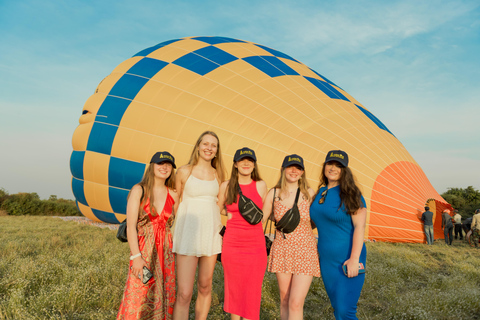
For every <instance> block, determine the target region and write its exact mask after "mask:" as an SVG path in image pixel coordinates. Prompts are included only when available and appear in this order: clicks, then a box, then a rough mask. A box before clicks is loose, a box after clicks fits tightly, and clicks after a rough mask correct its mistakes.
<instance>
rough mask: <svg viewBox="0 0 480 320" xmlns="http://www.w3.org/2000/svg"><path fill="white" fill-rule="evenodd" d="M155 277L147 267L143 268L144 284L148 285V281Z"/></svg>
mask: <svg viewBox="0 0 480 320" xmlns="http://www.w3.org/2000/svg"><path fill="white" fill-rule="evenodd" d="M152 277H153V274H152V273H151V272H150V270H148V268H147V267H143V275H142V282H143V284H147V282H148V280H150V279H151V278H152Z"/></svg>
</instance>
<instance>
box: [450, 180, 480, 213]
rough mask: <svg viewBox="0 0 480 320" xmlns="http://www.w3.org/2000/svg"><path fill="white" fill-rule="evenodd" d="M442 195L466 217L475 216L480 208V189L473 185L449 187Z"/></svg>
mask: <svg viewBox="0 0 480 320" xmlns="http://www.w3.org/2000/svg"><path fill="white" fill-rule="evenodd" d="M441 196H442V197H443V199H445V200H446V201H447V202H448V203H450V204H451V205H452V207H453V208H454V209H457V210H458V213H460V214H461V215H462V217H463V218H464V219H465V218H469V217H471V216H473V214H474V213H475V210H476V209H480V191H478V190H476V189H475V188H474V187H472V186H468V187H467V188H465V189H462V188H448V191H446V192H444V193H442V194H441Z"/></svg>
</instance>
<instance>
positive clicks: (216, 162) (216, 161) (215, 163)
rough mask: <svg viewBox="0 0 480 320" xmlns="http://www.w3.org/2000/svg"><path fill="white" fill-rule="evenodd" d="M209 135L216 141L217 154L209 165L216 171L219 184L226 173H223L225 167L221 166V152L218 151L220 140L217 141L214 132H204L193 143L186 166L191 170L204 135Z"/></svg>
mask: <svg viewBox="0 0 480 320" xmlns="http://www.w3.org/2000/svg"><path fill="white" fill-rule="evenodd" d="M207 134H208V135H211V136H213V137H215V139H217V153H216V154H215V157H214V158H213V159H212V162H211V165H212V167H213V168H215V170H216V171H217V176H218V179H219V180H220V182H223V181H225V177H226V175H227V174H226V172H225V165H224V164H223V160H222V150H221V149H220V139H218V136H217V134H216V133H215V132H213V131H205V132H204V133H202V134H201V135H200V137H198V140H197V142H196V143H195V146H194V147H193V150H192V153H191V154H190V160H189V161H188V164H189V165H190V166H191V168H193V167H194V166H195V165H196V164H197V163H198V158H199V152H198V150H199V146H200V143H202V139H203V137H204V136H206V135H207Z"/></svg>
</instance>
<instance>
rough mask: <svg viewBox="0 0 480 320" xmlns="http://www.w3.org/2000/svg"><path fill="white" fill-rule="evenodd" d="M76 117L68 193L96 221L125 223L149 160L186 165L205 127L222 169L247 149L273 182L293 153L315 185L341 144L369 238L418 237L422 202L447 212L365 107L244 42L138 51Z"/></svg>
mask: <svg viewBox="0 0 480 320" xmlns="http://www.w3.org/2000/svg"><path fill="white" fill-rule="evenodd" d="M79 122H80V124H79V126H78V127H77V128H76V130H75V132H74V134H73V139H72V144H73V152H72V155H71V160H70V168H71V172H72V176H73V177H72V190H73V194H74V196H75V198H76V202H77V205H78V208H79V210H80V211H81V212H82V214H83V215H85V216H86V217H88V218H90V219H92V220H96V221H103V222H108V223H119V222H121V221H123V220H124V219H125V214H126V203H127V195H128V192H129V190H130V188H131V187H132V186H133V185H134V184H135V183H138V182H139V181H140V180H141V177H142V175H143V173H144V171H145V168H146V164H147V163H148V162H149V160H150V157H151V156H152V155H153V154H154V153H155V152H156V151H162V150H166V151H169V152H170V153H172V154H173V155H174V156H175V158H176V159H177V163H178V164H179V165H181V164H185V163H187V161H188V159H189V155H190V152H191V149H192V147H193V144H194V143H195V141H196V139H197V138H198V136H199V135H200V134H201V133H202V132H203V131H205V130H212V131H214V132H216V133H217V135H218V136H219V138H220V141H221V143H222V149H223V156H224V159H225V161H226V162H227V164H228V162H229V161H232V159H233V155H234V153H235V150H237V149H239V148H242V147H244V146H247V147H249V148H252V149H254V150H255V151H256V153H257V157H258V165H259V168H260V170H261V173H262V177H263V178H264V179H265V181H266V182H267V185H268V186H270V187H271V186H273V185H274V183H275V181H276V180H277V178H278V172H279V168H280V166H281V162H282V160H283V157H284V156H285V155H287V154H292V153H295V154H299V155H301V156H302V157H303V158H304V161H305V167H306V172H307V174H308V179H309V183H310V185H311V186H312V187H313V188H314V189H316V187H317V186H318V177H319V174H320V169H321V166H322V163H323V161H324V159H325V155H326V152H328V151H329V150H337V149H341V150H345V151H346V152H347V153H348V154H349V156H350V167H351V168H352V170H353V172H354V173H355V174H356V178H357V181H358V184H359V185H360V187H361V190H362V193H363V195H364V197H365V200H366V201H367V207H368V216H367V231H366V238H368V239H371V240H380V241H392V242H423V241H425V236H424V232H423V225H422V224H421V221H420V219H419V216H420V215H421V211H422V208H423V207H424V205H425V204H428V205H429V206H430V208H431V211H433V212H434V213H438V217H440V213H441V212H442V210H443V209H444V208H450V205H449V204H448V203H446V201H445V200H444V199H443V198H442V197H441V196H440V195H439V194H438V193H437V192H436V191H435V189H434V188H433V187H432V185H431V184H430V182H429V181H428V179H427V177H426V176H425V174H424V172H423V171H422V169H421V168H420V166H419V165H418V164H417V163H416V162H415V160H414V159H413V158H412V156H411V155H410V154H409V153H408V152H407V150H406V149H405V147H404V146H403V145H402V143H401V142H400V141H399V140H398V139H397V138H396V137H395V135H394V134H393V133H392V132H390V130H388V128H387V127H386V126H385V125H384V124H383V123H382V122H381V121H380V120H379V119H378V118H376V117H375V116H374V115H373V113H372V112H370V111H369V110H368V109H367V108H366V107H365V106H363V105H362V104H361V103H360V102H358V101H357V100H355V98H353V97H352V96H351V95H349V94H348V93H347V92H346V91H344V90H343V89H342V88H341V87H340V86H338V85H337V84H335V83H333V82H332V81H330V80H328V79H327V78H326V77H324V76H323V75H321V74H320V73H318V72H316V71H314V70H312V69H311V68H309V67H307V66H306V65H304V64H303V63H301V62H299V61H297V60H296V59H294V58H292V57H290V56H288V55H286V54H284V53H282V52H280V51H277V50H274V49H271V48H269V47H266V46H263V45H260V44H256V43H253V42H248V41H243V40H237V39H231V38H225V37H188V38H182V39H175V40H170V41H166V42H162V43H160V44H158V45H155V46H153V47H150V48H147V49H145V50H142V51H140V52H138V53H137V54H135V55H134V56H133V57H131V58H129V59H127V60H125V61H124V62H122V63H121V64H120V65H118V66H117V67H116V68H115V69H114V70H113V71H112V73H111V74H110V75H108V76H107V77H106V78H105V79H103V81H102V82H101V83H100V84H99V85H98V87H97V88H96V90H95V93H94V94H93V95H92V96H91V97H90V98H89V99H88V100H87V101H86V103H85V106H84V108H83V112H82V115H81V116H80V120H79ZM227 167H230V166H229V165H227ZM440 223H441V219H436V221H435V223H434V225H435V232H436V237H437V238H443V234H442V232H441V230H439V229H440Z"/></svg>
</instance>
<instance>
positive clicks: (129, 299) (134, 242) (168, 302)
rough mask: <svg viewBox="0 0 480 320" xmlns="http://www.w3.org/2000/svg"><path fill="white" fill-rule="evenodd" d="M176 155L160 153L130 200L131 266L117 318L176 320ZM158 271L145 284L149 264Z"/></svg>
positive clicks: (134, 187) (151, 269) (128, 226)
mask: <svg viewBox="0 0 480 320" xmlns="http://www.w3.org/2000/svg"><path fill="white" fill-rule="evenodd" d="M175 168H176V166H175V159H174V157H173V156H172V155H171V154H170V153H168V152H166V151H163V152H157V153H156V154H154V155H153V157H152V160H151V161H150V166H149V167H148V169H147V171H146V172H145V174H144V176H143V179H142V181H141V182H140V183H138V184H136V185H134V186H133V188H132V190H131V191H130V195H129V198H128V203H127V238H128V244H129V246H130V252H131V256H130V268H129V272H128V277H127V283H126V285H125V292H124V294H123V299H122V303H121V305H120V310H119V311H118V315H117V319H172V315H173V304H174V303H175V256H174V254H173V253H172V234H171V232H170V227H171V226H172V224H173V219H174V212H175V210H174V207H175V209H176V204H177V203H178V195H177V193H176V191H175V190H174V187H175ZM144 267H146V268H147V269H148V270H150V272H151V273H152V274H153V277H152V278H151V279H150V280H148V282H147V283H145V284H144V283H143V282H142V277H143V268H144Z"/></svg>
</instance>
